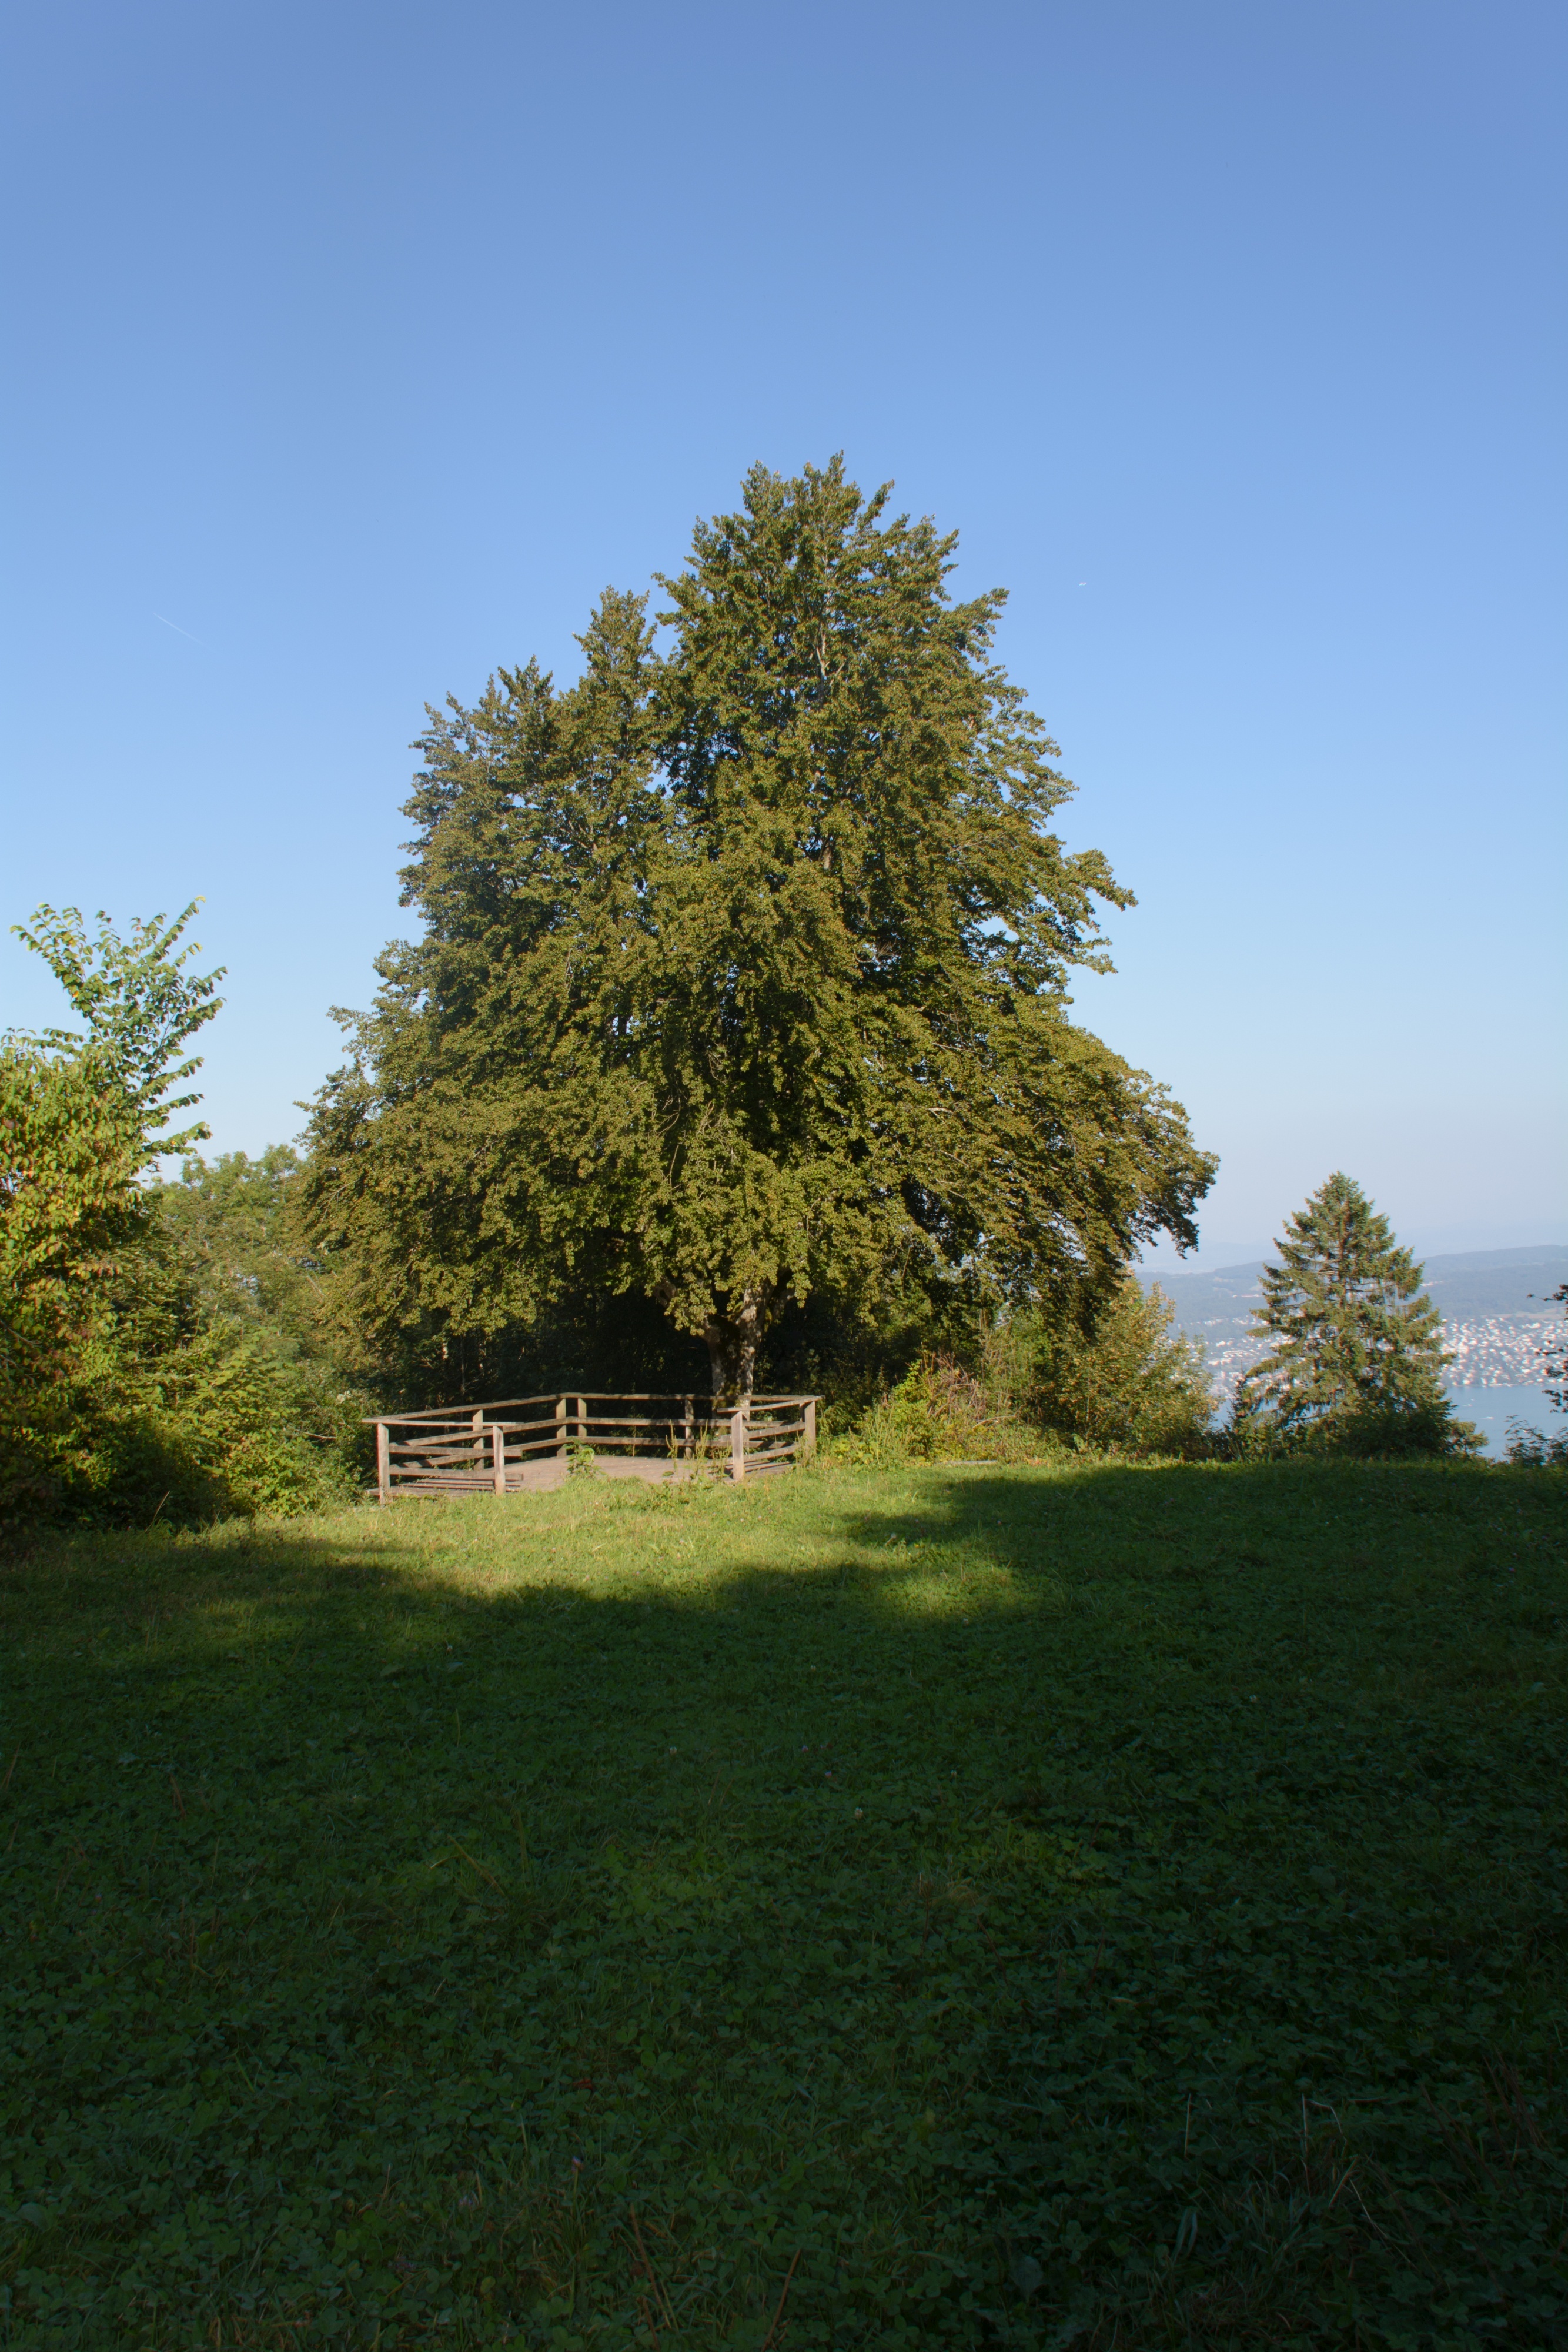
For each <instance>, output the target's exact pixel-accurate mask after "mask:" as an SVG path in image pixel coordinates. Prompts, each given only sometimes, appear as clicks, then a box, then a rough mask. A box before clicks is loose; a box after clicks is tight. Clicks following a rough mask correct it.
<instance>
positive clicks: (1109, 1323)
mask: <svg viewBox="0 0 1568 2352" xmlns="http://www.w3.org/2000/svg"><path fill="white" fill-rule="evenodd" d="M1173 1314H1174V1310H1173V1308H1172V1307H1171V1305H1170V1302H1169V1300H1168V1299H1166V1297H1163V1295H1162V1294H1161V1293H1160V1292H1159V1291H1157V1290H1156V1291H1154V1292H1152V1293H1151V1294H1149V1295H1147V1296H1145V1292H1144V1291H1143V1289H1142V1288H1141V1286H1139V1284H1138V1283H1137V1282H1136V1281H1135V1280H1134V1278H1133V1277H1132V1276H1127V1277H1126V1278H1125V1279H1124V1281H1123V1282H1122V1283H1121V1284H1119V1285H1118V1286H1117V1287H1116V1288H1115V1289H1114V1290H1113V1292H1112V1293H1111V1295H1110V1297H1108V1298H1106V1299H1104V1300H1103V1301H1102V1302H1101V1303H1100V1305H1099V1307H1098V1309H1097V1311H1096V1310H1094V1309H1093V1308H1092V1307H1085V1306H1084V1304H1083V1302H1082V1301H1075V1302H1072V1303H1071V1304H1068V1303H1063V1304H1062V1305H1061V1307H1057V1308H1055V1309H1045V1308H1038V1307H1036V1308H1030V1309H1028V1310H1026V1311H1024V1312H1022V1313H1019V1314H1017V1315H1014V1316H1011V1317H1009V1318H1006V1319H1005V1320H1004V1321H1001V1322H998V1323H997V1324H995V1325H993V1326H992V1327H991V1328H989V1329H988V1330H987V1331H986V1332H985V1333H984V1334H983V1336H982V1338H981V1339H980V1341H979V1343H978V1345H977V1348H976V1349H975V1350H974V1358H975V1364H976V1369H975V1370H966V1369H965V1367H964V1366H963V1365H962V1364H961V1363H960V1362H959V1361H958V1360H956V1357H955V1356H953V1355H950V1354H946V1353H943V1352H941V1351H938V1350H930V1349H928V1350H926V1351H925V1352H923V1353H922V1354H921V1356H920V1357H919V1358H918V1360H916V1362H915V1365H914V1366H913V1367H912V1369H911V1370H909V1371H908V1372H907V1373H906V1374H905V1376H904V1379H903V1380H902V1381H899V1382H898V1384H897V1385H896V1386H895V1387H894V1388H893V1389H891V1390H889V1391H887V1392H886V1393H885V1394H884V1395H883V1396H882V1397H880V1398H879V1399H878V1400H877V1401H876V1402H874V1403H873V1404H872V1405H871V1406H870V1407H869V1408H868V1410H866V1412H864V1413H863V1414H862V1416H861V1418H860V1421H859V1423H858V1424H857V1425H856V1426H855V1427H854V1428H853V1429H852V1432H851V1433H849V1434H848V1435H847V1436H846V1437H844V1438H842V1439H841V1440H840V1441H839V1442H838V1444H837V1446H836V1448H835V1451H836V1452H837V1454H838V1455H839V1457H840V1458H841V1459H843V1460H849V1461H853V1462H857V1463H861V1464H863V1465H865V1466H867V1467H868V1468H870V1467H879V1466H891V1465H893V1464H894V1463H897V1462H908V1461H915V1462H943V1461H955V1460H969V1461H987V1462H1008V1461H1019V1460H1023V1459H1028V1458H1030V1457H1034V1456H1038V1455H1039V1454H1040V1453H1041V1452H1042V1451H1048V1450H1050V1449H1051V1448H1052V1447H1055V1446H1060V1445H1061V1444H1064V1443H1065V1444H1071V1445H1076V1446H1092V1447H1094V1448H1095V1449H1097V1450H1101V1451H1106V1452H1109V1451H1115V1452H1121V1453H1128V1454H1183V1455H1187V1456H1197V1455H1198V1454H1204V1453H1207V1452H1208V1451H1209V1450H1210V1446H1211V1442H1212V1441H1211V1438H1210V1423H1211V1422H1212V1420H1213V1416H1214V1410H1215V1396H1214V1391H1213V1388H1212V1386H1211V1385H1210V1383H1209V1381H1208V1378H1207V1373H1206V1372H1205V1370H1204V1368H1203V1358H1202V1351H1201V1349H1198V1348H1197V1346H1195V1345H1194V1343H1193V1342H1192V1341H1191V1340H1190V1339H1186V1337H1185V1336H1184V1335H1183V1334H1182V1333H1180V1332H1177V1331H1173V1330H1172V1328H1171V1324H1172V1320H1173Z"/></svg>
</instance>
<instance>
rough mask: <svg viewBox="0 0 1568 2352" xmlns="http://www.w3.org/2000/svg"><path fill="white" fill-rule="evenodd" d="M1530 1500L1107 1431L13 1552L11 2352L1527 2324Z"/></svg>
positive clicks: (5, 1777) (1543, 1614)
mask: <svg viewBox="0 0 1568 2352" xmlns="http://www.w3.org/2000/svg"><path fill="white" fill-rule="evenodd" d="M1563 1502H1564V1488H1563V1475H1562V1474H1561V1473H1551V1472H1542V1471H1533V1472H1518V1473H1513V1472H1503V1471H1500V1470H1498V1469H1496V1468H1489V1467H1487V1466H1484V1465H1472V1464H1468V1463H1457V1464H1447V1463H1431V1464H1406V1465H1391V1464H1386V1465H1355V1464H1332V1463H1318V1462H1312V1461H1306V1462H1287V1463H1270V1464H1262V1465H1250V1464H1241V1465H1213V1464H1207V1465H1164V1466H1150V1465H1134V1464H1131V1463H1119V1464H1117V1463H1107V1462H1103V1461H1102V1462H1099V1463H1096V1464H1093V1465H1089V1466H1087V1467H1077V1468H1068V1467H1066V1466H1065V1465H1064V1466H1062V1467H1059V1468H1058V1469H1057V1470H1055V1471H1040V1470H1033V1471H1020V1470H1014V1469H1007V1468H1001V1467H995V1468H989V1469H986V1470H957V1469H946V1470H944V1469H941V1468H940V1467H936V1468H930V1469H925V1470H913V1471H904V1472H903V1473H902V1474H900V1475H897V1476H883V1477H873V1476H867V1475H845V1474H841V1473H837V1472H824V1473H821V1474H817V1475H805V1474H803V1475H797V1476H796V1477H795V1478H793V1479H790V1480H787V1481H786V1480H780V1481H776V1482H772V1483H771V1484H769V1485H768V1486H764V1487H762V1488H761V1489H750V1488H742V1489H734V1488H730V1487H727V1486H716V1487H712V1488H701V1487H698V1488H691V1489H680V1490H674V1489H670V1490H665V1491H664V1492H662V1493H661V1492H658V1491H653V1490H642V1491H628V1490H627V1489H626V1488H624V1487H622V1486H616V1485H612V1484H611V1483H610V1482H607V1481H594V1482H585V1483H582V1484H576V1483H573V1484H571V1485H569V1486H566V1487H564V1488H563V1489H562V1490H561V1491H560V1492H559V1494H557V1495H554V1496H548V1497H539V1498H530V1499H523V1498H516V1499H514V1500H513V1501H510V1502H507V1503H506V1504H497V1503H495V1502H493V1501H490V1500H487V1499H481V1500H479V1501H476V1502H474V1503H471V1504H470V1503H464V1504H456V1505H450V1506H447V1505H413V1506H407V1507H403V1508H401V1509H398V1510H393V1511H389V1512H384V1513H379V1514H378V1513H373V1512H369V1511H367V1512H363V1513H359V1514H355V1515H351V1516H345V1517H341V1518H338V1519H333V1520H327V1521H318V1522H314V1523H308V1524H303V1525H298V1526H297V1527H295V1528H287V1529H286V1528H270V1529H257V1530H250V1529H246V1528H231V1529H227V1530H224V1531H221V1532H214V1533H213V1534H210V1535H207V1536H204V1537H200V1538H180V1539H178V1540H174V1539H171V1540H168V1541H162V1540H160V1536H159V1531H157V1530H155V1531H154V1534H153V1536H152V1538H141V1537H125V1536H120V1537H110V1536H99V1537H95V1538H79V1539H76V1540H73V1541H69V1542H65V1541H54V1542H50V1543H47V1544H46V1545H44V1546H43V1547H41V1548H40V1549H37V1550H36V1551H35V1552H34V1553H33V1554H32V1555H31V1556H30V1557H28V1558H27V1559H18V1560H14V1561H13V1562H12V1563H11V1564H10V1565H9V1566H8V1568H6V1569H5V1571H4V1572H3V1573H0V1650H3V1652H4V1654H5V1657H6V1660H7V1675H6V1681H5V1692H4V1695H3V1706H4V1716H3V1721H0V1734H3V1737H0V1754H3V1759H4V1760H3V1761H0V1782H3V1783H4V1786H3V1788H0V1814H3V1815H4V1816H5V1817H6V1818H5V1819H4V1820H3V1822H0V1885H3V1887H4V1895H5V1900H4V1904H3V1906H0V1933H3V1934H4V1937H5V1968H4V1970H3V1971H0V2002H3V2003H4V2010H3V2014H0V2342H4V2343H5V2345H6V2346H7V2347H8V2352H123V2347H138V2352H139V2347H143V2346H149V2347H151V2346H153V2345H168V2346H186V2345H189V2346H192V2347H194V2346H197V2345H201V2344H209V2345H210V2344H217V2343H221V2344H225V2345H239V2346H242V2347H267V2352H276V2347H282V2346H283V2345H285V2344H287V2345H292V2346H298V2347H311V2346H315V2345H318V2344H322V2343H340V2344H356V2345H369V2344H372V2343H379V2345H380V2347H381V2352H400V2347H401V2352H413V2347H421V2352H423V2347H428V2346H430V2345H431V2344H435V2343H451V2344H453V2345H455V2346H463V2345H466V2346H469V2347H476V2346H481V2345H486V2346H487V2345H492V2344H494V2345H500V2344H503V2343H511V2344H513V2345H517V2346H524V2347H538V2352H546V2347H551V2352H586V2347H590V2346H595V2347H600V2346H614V2347H621V2346H627V2347H631V2346H635V2345H640V2344H643V2342H648V2343H651V2342H652V2341H653V2334H654V2333H655V2332H656V2334H657V2336H658V2339H659V2341H660V2343H661V2344H662V2345H663V2346H664V2347H666V2348H667V2352H718V2347H737V2346H738V2347H749V2352H760V2347H761V2346H762V2345H763V2343H764V2342H765V2341H766V2340H767V2338H768V2330H769V2328H770V2327H771V2326H773V2323H774V2321H775V2317H776V2315H779V2313H780V2306H781V2298H782V2309H781V2317H780V2318H779V2326H777V2327H776V2328H775V2329H774V2333H773V2337H772V2342H773V2345H774V2347H777V2346H778V2345H779V2341H780V2339H781V2337H783V2336H784V2329H785V2327H786V2326H787V2327H788V2331H789V2333H788V2336H787V2338H785V2340H786V2341H787V2343H788V2345H789V2346H790V2347H796V2348H797V2352H800V2347H804V2352H812V2347H821V2352H826V2347H833V2352H853V2347H866V2352H870V2347H878V2352H880V2347H886V2346H901V2345H902V2346H907V2347H915V2346H920V2347H925V2346H946V2345H951V2346H957V2347H974V2352H980V2347H985V2346H995V2345H998V2344H1000V2345H1006V2346H1010V2347H1016V2352H1044V2347H1049V2346H1055V2347H1061V2346H1064V2345H1066V2344H1068V2343H1071V2344H1072V2345H1073V2346H1074V2347H1076V2348H1077V2352H1111V2347H1113V2345H1120V2346H1122V2347H1132V2346H1136V2347H1139V2352H1177V2348H1178V2347H1179V2352H1235V2347H1253V2346H1270V2347H1280V2352H1324V2347H1345V2352H1350V2347H1360V2352H1396V2347H1397V2352H1482V2347H1486V2346H1488V2345H1493V2344H1499V2345H1501V2344H1507V2345H1514V2346H1519V2347H1525V2346H1530V2347H1536V2346H1542V2347H1545V2346H1550V2345H1552V2344H1554V2343H1556V2342H1557V2341H1558V2339H1559V2337H1560V2336H1561V2334H1562V2331H1563V2324H1564V2316H1565V2313H1568V2280H1565V2278H1564V2269H1563V2265H1564V2245H1565V2239H1564V2229H1565V2225H1568V2162H1565V2157H1568V2083H1565V2080H1564V2076H1563V2065H1562V2055H1561V2047H1562V2042H1563V2034H1564V2032H1565V2030H1568V2005H1565V2000H1564V1979H1563V1926H1564V1921H1565V1919H1568V1861H1565V1857H1564V1853H1563V1843H1562V1840H1561V1838H1560V1837H1559V1836H1558V1835H1557V1834H1556V1825H1557V1824H1558V1823H1559V1822H1561V1821H1562V1819H1563V1811H1564V1801H1565V1797H1568V1790H1565V1789H1564V1785H1563V1759H1564V1755H1565V1753H1568V1742H1565V1740H1564V1706H1565V1701H1568V1647H1565V1643H1564V1626H1565V1616H1568V1561H1565V1559H1564V1556H1563V1530H1564V1527H1565V1526H1568V1514H1565V1513H1564V1510H1563ZM62 1726H68V1727H69V1734H70V1736H69V1737H68V1738H64V1737H62V1730H61V1727H62ZM786 2284H788V2294H787V2296H786V2295H785V2294H784V2290H785V2287H786Z"/></svg>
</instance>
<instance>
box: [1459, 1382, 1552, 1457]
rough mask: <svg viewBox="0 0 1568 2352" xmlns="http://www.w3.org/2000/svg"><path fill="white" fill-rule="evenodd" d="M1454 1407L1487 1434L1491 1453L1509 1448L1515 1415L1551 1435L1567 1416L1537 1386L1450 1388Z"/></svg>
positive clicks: (1505, 1451) (1501, 1451)
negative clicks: (1510, 1424) (1518, 1387)
mask: <svg viewBox="0 0 1568 2352" xmlns="http://www.w3.org/2000/svg"><path fill="white" fill-rule="evenodd" d="M1448 1394H1449V1395H1450V1396H1451V1397H1452V1398H1453V1400H1454V1411H1455V1412H1457V1413H1458V1416H1459V1419H1460V1420H1461V1421H1473V1422H1474V1423H1475V1425H1476V1427H1477V1428H1478V1429H1479V1430H1480V1431H1481V1433H1483V1435H1484V1436H1485V1438H1486V1442H1487V1452H1488V1453H1489V1454H1506V1453H1507V1452H1508V1423H1509V1419H1510V1416H1511V1415H1517V1416H1518V1418H1519V1419H1520V1420H1521V1421H1523V1422H1528V1423H1529V1424H1530V1426H1531V1429H1538V1430H1540V1432H1541V1433H1542V1436H1543V1437H1551V1436H1552V1434H1553V1433H1555V1432H1556V1431H1558V1430H1560V1429H1561V1428H1562V1427H1563V1416H1562V1414H1561V1413H1556V1412H1552V1407H1551V1406H1550V1405H1549V1404H1548V1403H1547V1402H1546V1399H1545V1397H1544V1396H1543V1395H1542V1392H1541V1391H1540V1390H1539V1389H1536V1388H1530V1389H1483V1388H1462V1389H1450V1390H1449V1391H1448Z"/></svg>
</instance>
